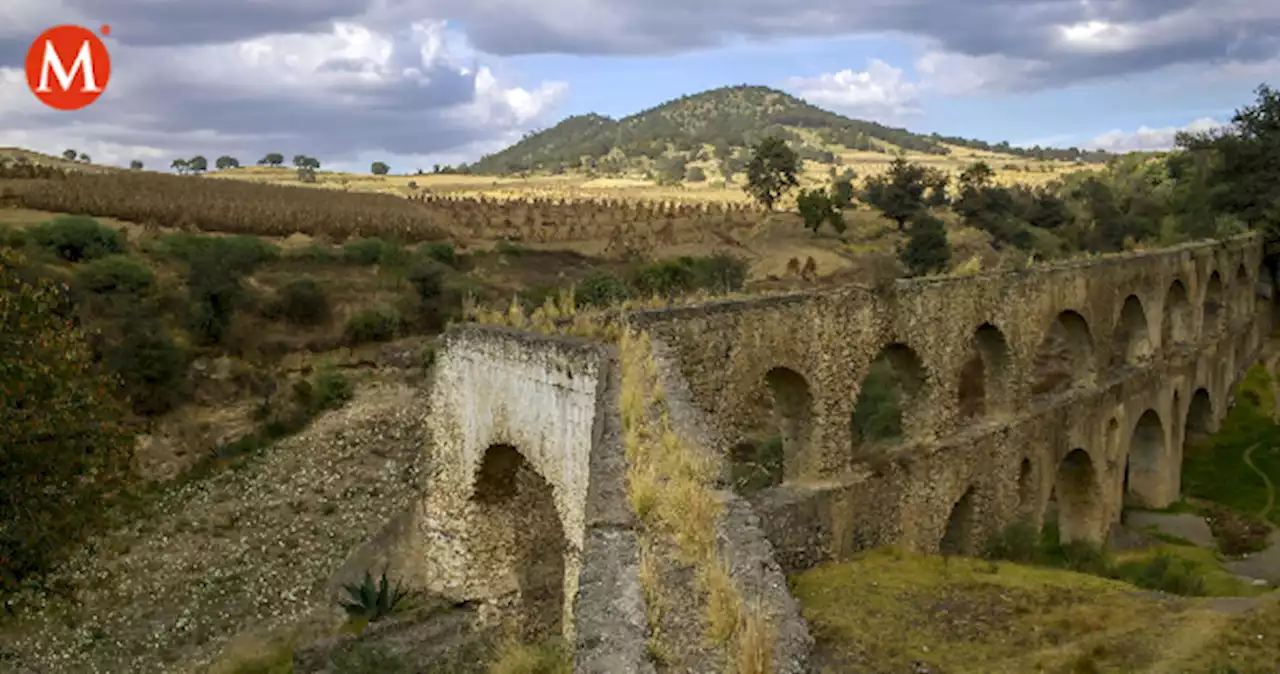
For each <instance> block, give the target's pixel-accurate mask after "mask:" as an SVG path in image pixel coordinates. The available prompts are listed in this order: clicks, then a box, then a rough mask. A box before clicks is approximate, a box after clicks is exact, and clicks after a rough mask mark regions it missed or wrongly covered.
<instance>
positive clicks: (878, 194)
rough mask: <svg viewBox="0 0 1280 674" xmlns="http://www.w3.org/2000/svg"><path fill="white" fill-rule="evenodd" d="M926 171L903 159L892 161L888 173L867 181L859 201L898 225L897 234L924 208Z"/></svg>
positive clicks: (898, 158) (918, 165) (926, 185)
mask: <svg viewBox="0 0 1280 674" xmlns="http://www.w3.org/2000/svg"><path fill="white" fill-rule="evenodd" d="M927 177H928V170H927V169H925V167H923V166H921V165H920V164H916V163H913V162H909V161H907V160H906V159H905V158H903V157H896V158H894V160H893V162H891V163H890V164H889V170H888V172H886V173H883V174H881V175H876V176H872V177H871V178H869V179H867V185H866V188H865V189H864V190H863V194H862V200H863V201H865V202H867V203H868V204H870V205H871V206H872V207H874V208H876V209H878V210H879V211H880V212H881V213H884V215H885V217H886V218H889V219H891V220H893V221H895V222H897V223H898V230H899V231H901V230H902V229H904V228H905V227H906V224H907V221H908V220H910V219H912V218H914V217H915V216H916V214H918V213H920V212H921V211H923V210H924V208H925V201H924V192H925V189H926V188H928V184H927V183H926V182H925V180H926V178H927Z"/></svg>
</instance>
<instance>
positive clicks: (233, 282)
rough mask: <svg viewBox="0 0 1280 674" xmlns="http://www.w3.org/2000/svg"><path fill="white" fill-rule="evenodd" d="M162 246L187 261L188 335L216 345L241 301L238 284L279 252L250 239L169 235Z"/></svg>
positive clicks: (262, 242) (240, 287)
mask: <svg viewBox="0 0 1280 674" xmlns="http://www.w3.org/2000/svg"><path fill="white" fill-rule="evenodd" d="M164 243H165V244H166V245H167V246H168V249H169V250H170V251H171V252H172V253H173V254H174V255H175V256H177V257H179V258H181V259H184V260H186V261H187V267H188V270H187V295H188V297H189V298H190V302H191V305H192V316H191V332H192V335H193V336H194V337H195V339H196V341H197V342H199V343H200V344H204V345H211V344H218V343H220V342H221V341H222V338H223V336H224V335H225V334H226V331H227V328H228V327H229V326H230V325H231V317H232V316H233V315H234V313H235V310H236V306H237V305H238V304H239V302H240V301H241V300H242V299H243V297H242V295H243V288H242V280H243V278H244V277H245V276H247V275H248V274H251V273H252V272H253V270H254V269H256V268H257V267H258V265H260V264H262V263H263V262H266V261H268V260H271V259H275V258H276V257H277V256H278V255H279V249H278V248H277V247H275V246H272V245H270V244H268V243H266V242H264V241H262V240H261V239H259V238H257V237H253V236H228V237H210V236H194V235H186V234H179V235H172V237H166V239H165V240H164Z"/></svg>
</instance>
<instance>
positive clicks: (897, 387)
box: [850, 342, 926, 447]
mask: <svg viewBox="0 0 1280 674" xmlns="http://www.w3.org/2000/svg"><path fill="white" fill-rule="evenodd" d="M925 382H926V375H925V369H924V364H923V363H922V362H921V360H920V357H919V356H918V355H916V352H915V351H913V350H912V349H911V347H909V346H907V345H905V344H901V343H897V342H895V343H893V344H890V345H888V346H886V347H884V348H883V349H881V350H880V354H879V355H877V356H876V358H875V360H873V361H871V365H870V366H869V367H868V368H867V373H866V375H865V376H864V377H863V378H862V383H861V385H860V386H859V389H858V399H857V401H856V402H855V403H854V406H853V414H852V415H851V418H850V432H851V435H852V437H853V443H854V446H855V447H864V446H867V445H873V444H879V443H889V442H896V441H898V440H901V439H902V438H903V437H904V436H905V435H907V433H908V431H909V428H908V426H909V425H910V423H911V421H912V418H913V417H915V416H917V414H918V412H917V410H919V409H920V407H921V406H922V404H923V403H924V398H925V397H926V396H925V395H924V393H925V391H924V388H925Z"/></svg>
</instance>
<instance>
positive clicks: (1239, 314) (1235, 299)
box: [1231, 262, 1253, 318]
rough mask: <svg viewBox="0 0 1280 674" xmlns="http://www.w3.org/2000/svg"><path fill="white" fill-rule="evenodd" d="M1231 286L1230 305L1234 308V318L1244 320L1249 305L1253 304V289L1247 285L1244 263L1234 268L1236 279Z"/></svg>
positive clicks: (1247, 272)
mask: <svg viewBox="0 0 1280 674" xmlns="http://www.w3.org/2000/svg"><path fill="white" fill-rule="evenodd" d="M1232 286H1233V288H1232V289H1231V290H1232V292H1231V295H1232V302H1231V305H1232V306H1233V307H1235V315H1236V318H1244V317H1245V316H1248V315H1249V305H1250V304H1251V303H1252V302H1253V287H1252V285H1251V284H1250V283H1249V270H1248V268H1246V267H1245V265H1244V262H1241V263H1240V266H1238V267H1236V278H1235V282H1233V283H1232Z"/></svg>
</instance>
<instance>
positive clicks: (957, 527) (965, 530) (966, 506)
mask: <svg viewBox="0 0 1280 674" xmlns="http://www.w3.org/2000/svg"><path fill="white" fill-rule="evenodd" d="M973 502H974V488H973V487H969V488H968V489H966V490H965V492H964V495H963V496H961V497H960V500H959V501H956V504H955V505H954V506H952V507H951V515H950V516H949V517H948V518H947V527H946V529H945V530H943V532H942V539H941V540H940V541H939V542H938V550H939V552H941V553H942V554H944V555H957V556H958V555H970V554H973V544H974V533H975V532H974V529H975V524H976V522H977V515H976V513H975V508H974V503H973Z"/></svg>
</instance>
